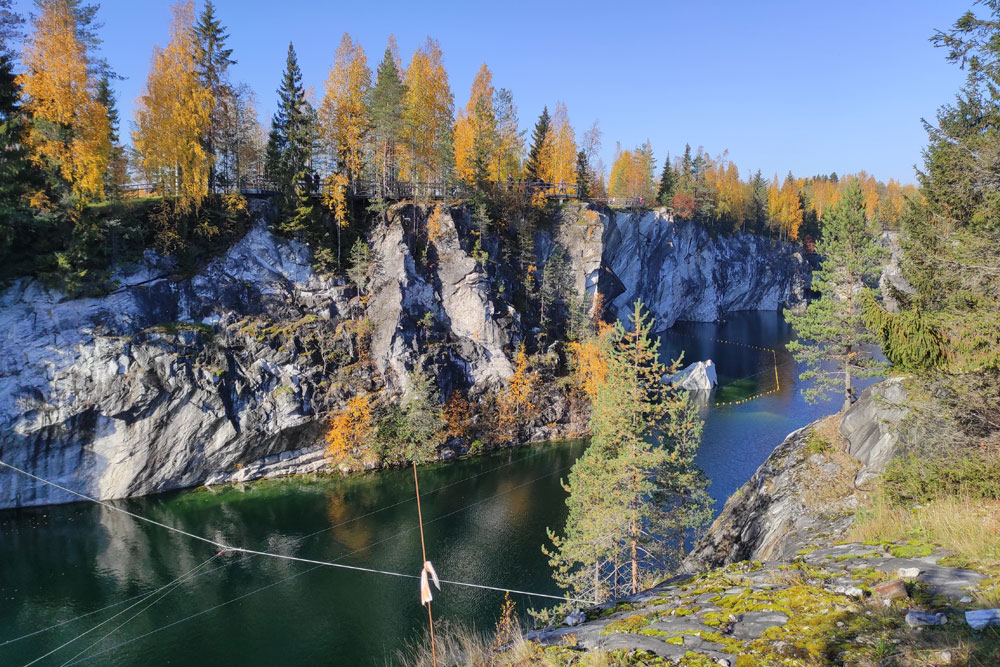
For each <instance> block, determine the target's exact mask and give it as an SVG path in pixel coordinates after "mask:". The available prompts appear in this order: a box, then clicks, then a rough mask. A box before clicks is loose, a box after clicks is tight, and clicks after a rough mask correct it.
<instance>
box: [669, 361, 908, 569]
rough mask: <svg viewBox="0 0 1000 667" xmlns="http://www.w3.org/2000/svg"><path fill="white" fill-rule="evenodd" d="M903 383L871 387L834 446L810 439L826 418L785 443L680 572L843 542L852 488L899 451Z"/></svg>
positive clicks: (742, 490) (843, 423) (732, 502)
mask: <svg viewBox="0 0 1000 667" xmlns="http://www.w3.org/2000/svg"><path fill="white" fill-rule="evenodd" d="M904 401H905V391H904V389H903V383H902V380H901V379H899V378H893V379H890V380H886V381H884V382H880V383H878V384H874V385H872V386H870V387H868V388H867V389H865V391H864V392H862V394H861V397H860V398H859V399H858V401H857V402H855V403H854V405H852V406H851V407H850V408H849V409H848V410H847V412H846V413H845V414H844V415H843V418H842V419H841V420H840V426H839V431H840V434H841V435H842V436H843V438H844V444H843V449H842V448H841V447H842V446H841V444H840V443H836V442H829V441H826V440H823V439H822V437H821V436H819V435H818V434H816V433H815V431H816V429H817V427H818V426H819V424H820V422H827V421H828V420H830V419H838V418H839V417H837V416H834V417H827V418H825V419H824V420H820V422H815V423H813V424H810V425H808V426H806V427H804V428H801V429H799V430H797V431H794V432H793V433H791V434H789V435H788V437H787V438H786V439H785V441H784V442H782V443H781V444H780V445H778V447H777V448H776V449H775V450H774V451H773V452H772V453H771V455H770V456H768V458H767V460H765V461H764V463H762V464H761V466H760V467H759V468H758V469H757V471H756V472H755V473H754V475H753V477H751V478H750V480H749V481H748V482H747V483H746V484H744V485H743V486H742V487H741V488H740V489H739V490H738V491H737V492H736V493H734V494H733V496H732V497H731V498H729V500H728V501H727V502H726V504H725V507H723V510H722V512H721V514H720V515H719V517H718V518H717V519H716V520H715V522H714V523H713V524H712V526H711V528H710V529H709V530H708V532H707V534H706V535H705V536H704V537H703V538H702V539H701V540H699V542H698V543H697V544H696V545H695V547H694V548H693V549H692V551H691V553H690V554H689V556H688V558H687V560H686V561H685V567H686V569H688V570H689V571H697V570H700V569H703V568H706V567H715V566H719V565H725V564H728V563H735V562H739V561H743V560H781V559H790V558H791V557H793V556H794V555H795V553H796V552H797V551H799V550H801V549H803V548H805V547H808V546H809V545H810V544H811V543H812V541H813V540H815V539H816V537H817V536H819V535H823V536H825V539H827V540H829V539H831V538H832V536H836V535H839V534H842V533H843V532H844V531H845V529H846V528H847V527H849V526H850V524H851V521H852V512H853V509H854V508H855V507H856V506H857V503H858V497H857V492H858V490H859V489H858V485H859V484H860V483H861V482H864V481H867V480H870V479H871V478H872V477H873V476H876V475H878V474H880V473H881V472H883V471H884V470H885V466H886V465H887V464H888V463H889V461H890V460H891V459H892V457H893V455H894V454H895V453H896V452H897V448H898V447H899V446H900V444H899V443H900V433H901V429H900V423H901V421H902V419H903V417H905V415H906V410H905V408H903V407H902V405H903V403H904Z"/></svg>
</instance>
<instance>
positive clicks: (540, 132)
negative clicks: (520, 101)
mask: <svg viewBox="0 0 1000 667" xmlns="http://www.w3.org/2000/svg"><path fill="white" fill-rule="evenodd" d="M550 122H551V121H550V118H549V108H548V107H543V108H542V115H541V116H539V117H538V121H537V122H536V123H535V130H534V132H533V133H532V135H531V147H530V148H529V149H528V161H527V162H526V163H525V165H524V177H525V178H526V179H527V180H529V181H537V180H539V178H540V177H541V176H540V175H541V169H542V153H543V151H544V150H545V146H546V144H547V143H548V140H549V125H550Z"/></svg>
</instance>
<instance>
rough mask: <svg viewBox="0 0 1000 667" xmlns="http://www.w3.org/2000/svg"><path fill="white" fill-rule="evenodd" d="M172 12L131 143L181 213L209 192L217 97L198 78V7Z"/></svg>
mask: <svg viewBox="0 0 1000 667" xmlns="http://www.w3.org/2000/svg"><path fill="white" fill-rule="evenodd" d="M173 14H174V19H173V23H172V24H171V26H170V42H169V44H167V46H166V48H160V47H156V48H154V49H153V64H152V68H151V69H150V72H149V76H148V78H147V79H146V90H145V92H144V93H143V95H142V96H141V97H140V98H139V101H138V109H137V110H136V114H135V125H136V129H135V131H134V132H133V133H132V141H133V143H134V144H135V149H136V151H137V152H138V154H139V157H140V159H141V162H142V168H143V171H144V172H145V173H146V176H147V178H148V179H149V180H150V181H153V182H155V183H157V184H158V185H160V187H161V188H162V189H163V190H164V191H165V192H166V193H167V194H170V195H173V196H175V197H177V199H178V207H179V208H180V209H181V210H189V209H191V208H192V207H194V208H197V206H198V205H200V204H201V201H202V199H204V197H205V196H206V195H207V194H208V176H209V170H210V168H211V165H212V156H211V155H209V154H208V152H207V151H206V150H205V145H204V141H203V139H204V137H205V135H206V133H207V132H208V129H209V127H210V126H211V122H212V109H213V108H214V107H215V96H214V95H213V94H212V91H211V90H209V89H208V88H207V87H206V86H205V85H204V84H203V83H202V81H201V78H200V77H199V75H198V66H197V62H196V60H195V50H196V45H195V40H194V30H193V27H192V26H193V24H194V4H193V3H192V2H190V0H189V1H188V2H183V3H179V4H177V5H175V6H174V7H173Z"/></svg>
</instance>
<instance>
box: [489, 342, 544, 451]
mask: <svg viewBox="0 0 1000 667" xmlns="http://www.w3.org/2000/svg"><path fill="white" fill-rule="evenodd" d="M537 384H538V376H537V374H535V373H531V372H529V371H528V355H527V354H525V352H524V344H523V343H522V344H521V347H520V348H518V351H517V356H515V357H514V374H513V375H512V376H511V377H510V379H509V380H508V381H507V388H506V390H504V391H503V392H501V393H500V395H499V396H498V397H497V434H498V435H499V436H501V437H506V438H511V437H514V436H515V435H516V434H517V432H518V430H519V429H520V427H521V425H522V424H523V423H524V422H525V420H526V419H528V417H530V416H531V414H532V413H533V412H534V410H535V404H534V402H533V399H534V394H535V387H536V385H537Z"/></svg>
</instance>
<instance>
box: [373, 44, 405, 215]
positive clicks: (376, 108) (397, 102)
mask: <svg viewBox="0 0 1000 667" xmlns="http://www.w3.org/2000/svg"><path fill="white" fill-rule="evenodd" d="M405 95H406V85H405V84H404V83H403V77H402V75H401V73H400V71H399V68H398V67H397V66H396V57H395V54H394V53H393V51H392V48H391V47H386V49H385V55H383V56H382V62H381V63H379V66H378V72H377V74H376V76H375V85H374V87H372V89H371V92H370V93H369V101H368V113H369V116H370V117H371V123H372V130H371V136H372V139H373V140H374V149H375V156H374V157H375V160H374V169H375V174H374V176H375V182H376V185H377V187H378V194H379V195H380V196H385V195H386V194H388V192H389V188H390V187H391V185H392V184H393V183H395V181H396V169H397V145H398V143H399V140H400V135H401V133H402V131H403V98H404V96H405Z"/></svg>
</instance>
